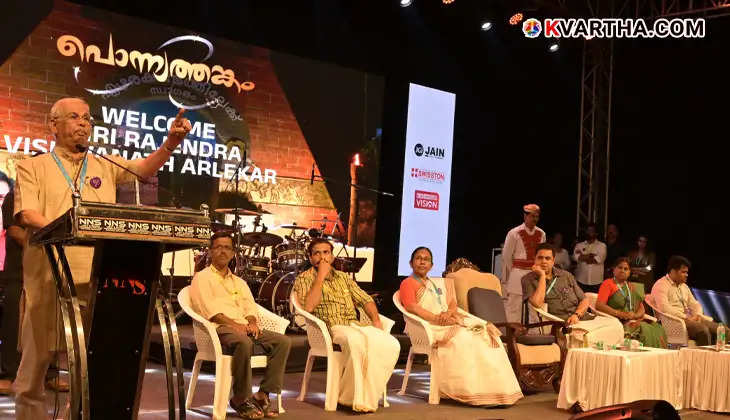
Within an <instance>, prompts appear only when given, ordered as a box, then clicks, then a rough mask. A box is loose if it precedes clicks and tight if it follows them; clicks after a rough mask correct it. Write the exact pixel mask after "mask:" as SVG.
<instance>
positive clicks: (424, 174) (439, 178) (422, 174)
mask: <svg viewBox="0 0 730 420" xmlns="http://www.w3.org/2000/svg"><path fill="white" fill-rule="evenodd" d="M411 178H417V179H422V180H424V181H428V182H436V183H439V184H440V183H442V182H444V181H445V180H446V174H445V173H443V172H438V171H432V170H430V169H419V168H411Z"/></svg>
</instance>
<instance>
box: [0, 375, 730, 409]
mask: <svg viewBox="0 0 730 420" xmlns="http://www.w3.org/2000/svg"><path fill="white" fill-rule="evenodd" d="M399 367H400V369H398V370H397V371H396V372H395V373H394V374H393V376H392V377H391V379H390V382H389V384H388V401H389V402H390V407H389V408H387V409H386V408H382V407H381V408H380V410H378V412H377V413H374V414H368V415H367V418H368V419H403V420H406V419H418V420H437V419H439V420H440V419H448V420H460V419H464V420H466V419H469V420H474V419H478V420H487V419H536V418H539V419H541V420H552V419H567V418H569V417H570V414H569V413H567V412H565V411H563V410H559V409H557V408H555V405H556V401H557V394H555V393H554V392H551V391H546V392H541V393H537V394H533V395H529V396H527V397H525V398H524V399H522V400H520V401H519V402H518V403H517V404H515V405H514V406H512V407H510V408H501V409H484V408H475V407H467V406H463V405H460V404H456V403H453V402H451V401H449V400H444V399H442V400H441V404H440V405H428V404H427V403H426V398H427V395H428V379H429V373H428V371H426V370H425V366H423V365H416V366H414V371H415V372H414V373H412V374H411V378H410V379H409V381H408V394H407V395H404V396H398V395H397V394H396V392H397V391H398V390H399V389H400V384H401V381H402V380H403V369H402V366H399ZM258 378H260V376H257V377H256V380H255V382H254V383H257V382H258ZM325 378H326V375H325V372H323V371H317V372H313V373H312V379H311V381H310V386H309V389H310V392H309V394H308V395H307V398H306V399H305V400H304V401H303V402H299V401H297V400H296V397H297V395H298V393H299V387H300V385H301V380H302V373H287V374H286V375H285V378H284V389H285V390H284V395H283V397H284V408H285V409H286V413H285V414H284V415H282V416H280V417H281V418H286V419H309V418H319V419H334V418H351V417H353V416H358V414H356V413H353V412H352V411H350V410H348V409H347V408H341V409H340V410H338V411H336V412H325V411H324V409H323V407H324V388H325ZM189 380H190V371H189V370H188V371H186V372H185V381H186V385H187V383H188V381H189ZM213 381H214V376H213V375H210V374H207V373H201V375H200V379H199V382H198V387H197V391H196V393H195V399H194V401H193V409H192V410H188V411H187V418H189V419H210V418H211V416H212V410H213V408H212V403H213V386H214V383H213ZM166 389H167V388H166V384H165V373H164V367H163V366H160V365H158V364H156V363H152V362H150V363H148V368H147V373H146V375H145V379H144V387H143V391H142V402H141V408H140V411H139V419H140V420H163V419H167V418H168V414H167V395H166V392H165V390H166ZM66 396H67V394H60V404H61V405H63V404H64V403H65V400H66ZM47 401H48V407H49V408H50V410H51V411H50V413H51V414H52V413H53V411H52V409H53V406H54V394H52V393H51V394H49V395H48V397H47ZM14 406H15V405H14V402H13V399H12V398H10V397H0V419H13V418H15V416H14ZM681 416H682V418H683V419H685V418H686V419H693V420H694V419H728V418H729V417H730V416H728V415H720V414H714V413H707V412H702V411H696V410H683V411H682V412H681ZM228 418H230V419H236V418H238V417H237V416H236V415H235V413H234V412H233V411H232V410H230V411H229V416H228Z"/></svg>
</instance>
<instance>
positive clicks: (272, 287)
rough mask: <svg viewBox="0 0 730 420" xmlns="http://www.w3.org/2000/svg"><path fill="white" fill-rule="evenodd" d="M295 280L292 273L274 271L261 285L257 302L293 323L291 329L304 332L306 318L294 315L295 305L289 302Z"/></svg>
mask: <svg viewBox="0 0 730 420" xmlns="http://www.w3.org/2000/svg"><path fill="white" fill-rule="evenodd" d="M295 278H296V277H295V275H294V272H292V271H290V272H286V271H274V272H273V273H271V274H269V276H268V277H266V280H264V282H263V283H261V287H260V288H259V293H258V298H257V299H256V300H257V301H258V303H259V304H260V305H261V306H263V307H264V308H266V309H268V310H270V311H272V312H273V313H275V314H277V315H279V316H280V317H282V318H286V319H288V320H289V321H291V324H290V327H292V328H294V329H300V330H304V329H305V328H306V324H305V322H304V318H303V317H302V316H300V315H296V316H295V315H294V305H293V304H292V303H291V301H290V300H289V298H290V296H291V294H292V292H293V291H294V280H295Z"/></svg>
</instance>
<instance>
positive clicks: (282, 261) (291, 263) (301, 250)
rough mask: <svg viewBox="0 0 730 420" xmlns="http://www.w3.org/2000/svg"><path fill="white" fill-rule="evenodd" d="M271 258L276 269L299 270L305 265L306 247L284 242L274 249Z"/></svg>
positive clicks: (300, 244) (306, 260)
mask: <svg viewBox="0 0 730 420" xmlns="http://www.w3.org/2000/svg"><path fill="white" fill-rule="evenodd" d="M272 258H273V259H274V261H275V262H276V264H275V265H276V268H277V269H278V270H282V271H294V270H296V269H297V268H299V269H300V270H301V269H302V268H303V267H304V266H305V265H306V264H307V262H308V261H309V259H308V258H307V247H306V245H304V244H302V243H299V244H298V245H297V243H296V242H286V243H282V244H279V245H276V246H275V247H274V252H273V254H272Z"/></svg>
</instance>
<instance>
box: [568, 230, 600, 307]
mask: <svg viewBox="0 0 730 420" xmlns="http://www.w3.org/2000/svg"><path fill="white" fill-rule="evenodd" d="M573 259H575V261H576V262H577V263H578V266H577V267H576V268H575V279H576V280H577V281H578V283H580V286H581V287H582V288H583V291H584V292H594V293H598V288H599V287H600V286H601V283H602V282H603V275H604V272H603V263H604V261H606V244H604V243H603V242H601V241H599V240H598V230H597V229H596V224H595V223H590V224H589V225H588V226H587V227H586V240H585V241H583V242H578V244H577V245H576V246H575V249H574V250H573Z"/></svg>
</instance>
